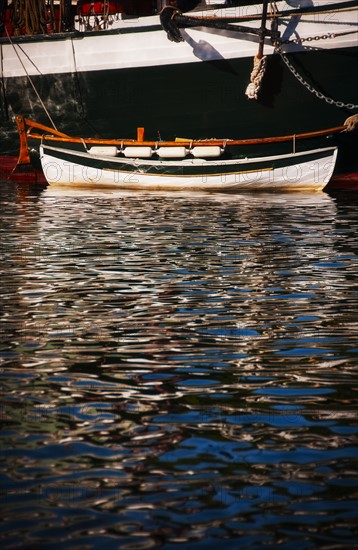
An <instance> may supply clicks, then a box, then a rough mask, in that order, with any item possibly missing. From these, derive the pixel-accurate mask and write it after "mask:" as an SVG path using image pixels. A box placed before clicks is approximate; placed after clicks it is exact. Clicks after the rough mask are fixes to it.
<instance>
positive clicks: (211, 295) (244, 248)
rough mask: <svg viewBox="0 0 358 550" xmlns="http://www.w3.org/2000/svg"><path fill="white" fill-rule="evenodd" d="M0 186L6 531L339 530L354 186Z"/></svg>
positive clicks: (308, 539)
mask: <svg viewBox="0 0 358 550" xmlns="http://www.w3.org/2000/svg"><path fill="white" fill-rule="evenodd" d="M0 194H1V202H2V208H1V210H2V226H1V232H2V234H1V249H0V252H1V263H2V291H1V292H2V295H1V301H2V323H1V348H0V360H1V363H0V376H1V379H2V388H3V390H2V400H1V409H0V415H1V419H2V425H3V429H2V449H3V450H2V469H1V481H2V506H3V512H2V518H3V519H2V522H1V523H0V536H1V538H2V540H3V542H4V544H6V545H7V546H8V547H11V548H17V547H22V548H23V547H26V548H38V547H41V548H47V547H49V548H50V545H51V544H52V545H53V541H55V540H56V547H57V548H102V547H106V548H107V547H108V548H119V547H120V548H121V549H122V548H123V549H128V550H129V549H141V548H156V547H162V548H165V549H174V548H178V547H179V546H181V547H183V548H188V547H190V548H200V549H202V548H215V547H217V545H218V544H224V545H225V548H230V549H231V548H261V547H262V546H268V547H275V546H278V545H280V546H281V547H283V548H299V549H303V548H304V549H306V548H307V549H308V548H317V547H322V548H342V547H344V546H346V547H352V545H353V544H354V540H355V535H356V533H355V529H356V527H355V525H356V519H357V518H356V510H357V501H356V498H357V497H356V493H355V487H356V483H355V479H356V469H355V456H356V452H357V447H356V435H357V428H356V419H357V417H356V408H355V403H354V393H353V392H354V386H355V384H356V382H357V378H356V371H355V369H356V363H357V354H358V353H357V352H358V346H357V337H356V334H357V330H356V329H357V315H356V299H357V285H356V274H357V248H356V243H357V240H356V235H357V226H358V223H357V216H356V212H355V207H354V202H355V198H356V197H355V196H354V194H352V193H351V194H350V195H346V196H345V195H337V196H329V195H326V194H323V193H322V194H311V195H300V194H294V195H284V194H282V195H281V194H278V195H273V194H271V195H264V194H256V195H254V194H252V195H251V194H242V195H234V196H232V195H230V196H226V195H210V194H194V193H193V194H180V193H177V194H165V193H147V194H145V193H130V192H128V193H120V192H106V193H100V192H93V191H86V190H82V191H76V192H71V191H69V190H56V189H46V190H41V189H37V188H31V187H30V188H26V187H11V186H9V185H5V184H2V186H1V190H0Z"/></svg>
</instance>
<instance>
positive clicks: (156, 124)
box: [0, 0, 358, 171]
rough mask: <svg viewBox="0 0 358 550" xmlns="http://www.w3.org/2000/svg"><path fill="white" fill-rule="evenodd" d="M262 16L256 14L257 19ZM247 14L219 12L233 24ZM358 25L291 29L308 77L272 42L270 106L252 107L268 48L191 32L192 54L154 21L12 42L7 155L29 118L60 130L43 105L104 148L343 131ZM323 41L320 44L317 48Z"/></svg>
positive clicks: (2, 142)
mask: <svg viewBox="0 0 358 550" xmlns="http://www.w3.org/2000/svg"><path fill="white" fill-rule="evenodd" d="M332 1H333V0H330V1H328V0H325V2H322V3H327V4H332ZM308 3H309V2H308ZM340 3H341V2H339V1H337V2H335V5H339V4H340ZM278 4H279V5H281V4H282V5H285V6H286V8H287V7H288V6H292V5H295V4H297V5H298V3H296V2H289V3H285V2H279V3H278ZM256 8H258V7H257V6H251V7H249V8H247V10H251V12H252V13H256V14H257V13H259V11H260V10H259V8H258V9H256ZM243 9H244V8H242V9H241V8H223V9H221V10H219V11H220V15H224V16H225V15H229V16H232V15H242V13H244V12H243ZM260 9H261V8H260ZM247 10H246V11H245V13H246V12H247ZM251 12H250V13H251ZM356 13H357V12H355V13H354V12H352V11H345V12H343V14H340V15H339V17H338V16H337V14H335V13H333V14H330V13H328V14H325V13H323V14H318V15H317V14H316V15H310V16H305V17H304V18H300V17H293V16H292V17H289V18H288V19H287V20H282V24H281V25H280V26H279V28H280V30H281V34H282V38H284V39H285V40H284V41H283V44H282V49H283V51H284V52H285V53H286V54H287V58H288V59H289V61H290V63H291V64H292V66H293V67H295V70H297V74H296V75H294V74H293V73H292V71H291V70H289V68H288V67H287V65H286V64H285V63H284V61H283V59H282V57H281V56H280V55H279V54H278V53H277V52H276V53H275V51H274V48H273V47H272V45H271V43H270V40H269V39H266V44H265V54H267V56H268V57H267V68H266V73H265V76H264V79H263V82H262V88H261V91H260V94H259V96H258V100H248V99H247V96H246V95H245V91H246V87H247V85H248V83H249V81H250V74H251V71H252V68H253V58H254V56H255V55H256V53H257V50H258V38H257V37H255V36H251V35H239V34H235V33H232V32H226V31H222V30H213V29H206V30H205V29H203V28H200V29H186V30H182V31H181V32H182V35H183V37H184V42H182V43H180V44H173V43H172V42H170V41H168V40H167V37H166V33H165V32H164V31H163V30H162V29H161V28H160V25H159V19H158V18H157V17H149V18H142V19H139V20H138V21H135V22H132V21H127V22H126V21H123V22H122V23H121V28H119V29H117V30H114V31H108V32H107V31H103V32H102V31H101V32H97V33H96V32H92V33H70V34H68V35H61V36H54V35H53V36H52V37H51V36H50V37H49V36H43V37H22V38H21V37H20V38H16V39H15V38H14V39H13V44H9V43H6V41H4V39H2V44H0V45H1V57H2V63H1V69H0V71H2V75H1V76H2V86H1V87H0V95H1V96H2V101H1V102H0V105H1V107H0V122H1V124H0V128H1V129H0V154H6V152H8V153H11V152H12V153H13V154H15V152H16V150H17V145H18V138H17V132H16V127H15V124H14V120H15V117H16V115H17V114H26V115H27V116H30V117H31V118H34V119H36V120H38V121H39V122H42V123H44V124H48V123H49V120H48V117H47V115H46V113H45V112H44V107H43V105H44V106H45V107H46V108H47V110H48V112H49V113H50V114H51V117H52V119H53V121H54V122H55V124H56V126H57V127H58V128H61V130H62V131H64V132H66V133H69V134H72V135H73V134H74V135H97V136H101V137H110V136H117V135H118V132H121V134H122V135H126V136H130V135H131V133H132V131H133V128H135V127H137V126H144V127H145V128H146V132H147V133H148V134H149V135H151V136H153V135H157V134H158V137H160V138H163V139H166V140H168V139H173V138H174V137H175V136H177V135H179V136H182V135H184V136H185V137H190V138H193V139H200V138H205V137H222V136H231V137H235V138H250V137H257V136H262V137H263V136H268V135H269V136H273V135H285V134H294V133H300V132H309V131H311V130H312V131H313V130H316V129H318V128H327V127H333V126H337V125H340V124H342V123H343V122H344V120H345V119H346V118H347V117H348V116H349V115H351V114H353V113H354V112H356V111H358V109H356V110H355V109H350V108H348V107H347V105H348V106H352V105H354V104H355V103H358V98H357V97H356V90H357V89H358V72H357V71H356V70H355V67H356V66H357V61H358V58H357V55H358V48H357V41H356V39H357V36H356V34H354V32H355V29H356V28H357V15H356ZM258 25H259V22H258V21H255V22H254V23H253V24H252V26H256V27H257V26H258ZM328 36H330V38H328ZM312 37H314V38H317V37H318V40H313V41H312V40H308V39H310V38H312ZM0 42H1V40H0ZM286 42H288V43H286ZM44 52H45V55H44ZM17 54H18V55H19V57H18V56H17ZM20 60H21V62H20ZM25 71H26V72H27V73H28V75H29V76H30V78H31V80H32V83H33V85H34V87H35V88H36V90H37V91H38V95H39V97H40V98H41V101H42V103H43V105H42V104H41V102H40V100H39V98H38V97H37V96H36V94H35V92H34V89H33V87H32V85H31V84H30V82H29V80H28V77H27V75H26V72H25ZM297 75H298V76H297ZM299 77H300V78H301V79H303V81H304V82H305V83H306V85H303V84H302V82H301V81H300V79H299ZM308 86H311V87H312V89H311V91H310V90H309V89H308ZM312 90H313V91H312ZM317 94H319V95H320V97H318V95H317ZM173 132H175V134H174V133H173ZM340 145H341V144H340ZM343 145H344V144H343ZM357 146H358V142H357V139H356V138H355V148H356V147H357ZM342 147H343V146H342ZM353 149H354V147H353ZM355 157H356V155H350V156H349V155H347V154H345V155H344V162H342V166H341V168H340V159H338V164H337V166H338V168H339V170H342V171H343V170H344V171H357V170H358V166H357V160H356V158H355Z"/></svg>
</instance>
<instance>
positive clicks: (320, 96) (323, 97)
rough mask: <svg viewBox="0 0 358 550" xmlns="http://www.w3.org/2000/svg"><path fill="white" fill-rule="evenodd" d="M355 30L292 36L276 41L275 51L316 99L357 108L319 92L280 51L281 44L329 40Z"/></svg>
mask: <svg viewBox="0 0 358 550" xmlns="http://www.w3.org/2000/svg"><path fill="white" fill-rule="evenodd" d="M356 32H357V31H351V32H344V33H328V34H324V35H322V36H308V37H307V38H293V39H291V40H282V41H280V42H278V43H276V48H275V52H276V53H278V54H279V55H280V56H281V59H282V61H283V62H284V63H285V65H286V66H287V68H288V69H289V70H290V71H291V73H292V74H293V76H294V77H295V78H296V79H297V80H298V81H299V82H300V83H301V84H302V85H303V86H304V87H305V88H306V89H307V90H308V91H309V92H310V93H311V94H313V95H315V96H316V97H317V98H318V99H321V100H323V101H325V102H326V103H328V105H335V106H336V107H338V108H340V109H342V108H345V109H349V110H353V109H358V105H355V104H354V103H344V102H343V101H337V100H335V99H332V98H331V97H328V96H326V95H324V94H323V93H322V92H319V91H318V90H316V88H314V87H313V86H312V85H311V84H310V83H309V82H307V80H305V79H304V78H303V77H302V76H301V75H300V73H299V72H298V71H297V70H296V69H295V67H294V66H293V65H292V63H291V62H290V60H289V59H288V57H287V55H285V54H284V52H283V51H282V44H303V42H312V41H317V40H329V39H333V38H337V36H344V35H346V34H354V33H356Z"/></svg>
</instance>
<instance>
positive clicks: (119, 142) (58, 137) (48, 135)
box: [24, 119, 347, 147]
mask: <svg viewBox="0 0 358 550" xmlns="http://www.w3.org/2000/svg"><path fill="white" fill-rule="evenodd" d="M24 121H25V124H26V125H27V126H28V127H29V130H28V131H27V134H26V135H27V137H28V138H30V137H31V138H32V139H36V140H42V139H46V140H47V141H56V142H63V143H83V141H84V142H85V143H86V144H87V145H94V144H98V145H116V146H136V145H140V146H146V147H156V146H158V140H157V141H154V140H152V141H138V140H135V139H103V138H85V139H83V138H80V137H70V136H67V135H66V134H63V133H61V132H57V131H55V130H53V129H52V128H49V127H46V126H44V125H43V124H39V123H37V122H33V121H31V120H29V119H24ZM32 128H34V129H35V128H36V129H40V130H42V132H43V133H40V134H37V133H32V132H31V129H32ZM346 129H347V126H346V125H342V126H336V127H334V128H327V129H325V130H318V131H316V132H306V133H303V134H295V135H294V134H293V135H288V136H273V137H264V138H250V139H216V138H213V139H197V140H195V139H192V140H191V139H183V138H176V140H175V141H161V142H160V145H161V146H163V147H182V146H187V147H194V146H196V145H206V146H207V145H219V146H221V147H225V146H227V147H236V146H244V145H261V144H266V143H283V142H289V141H292V140H293V139H295V140H301V139H314V138H318V137H324V136H328V135H330V134H337V133H339V132H343V131H344V130H346Z"/></svg>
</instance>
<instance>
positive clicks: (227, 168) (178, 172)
mask: <svg viewBox="0 0 358 550" xmlns="http://www.w3.org/2000/svg"><path fill="white" fill-rule="evenodd" d="M106 149H107V150H106ZM128 149H129V151H128ZM139 149H140V147H138V146H136V147H133V146H130V147H126V148H125V149H124V150H122V151H117V150H116V147H107V148H104V147H92V148H91V149H89V150H88V151H78V150H74V149H69V148H63V147H54V146H51V145H45V144H42V145H41V146H40V159H41V164H42V169H43V172H44V175H45V178H46V180H47V182H48V183H49V184H57V185H70V186H76V185H91V186H95V187H117V188H123V189H141V190H146V189H148V190H149V189H165V190H183V189H187V190H205V191H236V190H243V189H261V190H275V189H277V190H281V189H282V190H315V191H317V190H321V189H323V188H324V187H325V186H326V185H327V183H328V182H329V180H330V179H331V177H332V174H333V170H334V167H335V162H336V157H337V148H335V147H326V148H321V149H313V150H309V151H303V152H299V153H288V154H281V155H273V156H268V157H257V158H242V159H221V158H220V156H219V151H220V148H219V147H218V146H207V145H206V146H205V145H203V146H196V147H195V148H193V149H192V150H186V148H185V147H182V146H181V147H172V148H170V147H165V150H164V151H163V150H161V149H163V147H161V148H159V149H158V150H157V151H154V152H153V151H152V150H151V149H150V148H148V147H143V149H145V150H143V151H140V150H139ZM218 149H219V151H218ZM204 155H205V157H206V158H204Z"/></svg>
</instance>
